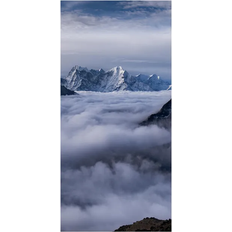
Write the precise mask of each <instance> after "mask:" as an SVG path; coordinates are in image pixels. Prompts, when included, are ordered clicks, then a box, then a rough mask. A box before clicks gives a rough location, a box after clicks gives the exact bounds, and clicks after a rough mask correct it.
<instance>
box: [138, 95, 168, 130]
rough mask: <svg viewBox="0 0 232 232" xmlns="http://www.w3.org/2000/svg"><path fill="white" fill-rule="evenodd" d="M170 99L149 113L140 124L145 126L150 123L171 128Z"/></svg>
mask: <svg viewBox="0 0 232 232" xmlns="http://www.w3.org/2000/svg"><path fill="white" fill-rule="evenodd" d="M171 107H172V99H171V100H169V101H168V102H167V103H166V104H164V105H163V106H162V108H161V109H160V111H159V112H157V113H155V114H152V115H150V116H149V117H148V118H147V119H146V120H145V121H143V122H142V123H141V124H140V125H142V126H147V125H151V124H156V125H158V126H160V127H164V128H166V129H171V121H172V120H171V116H172V109H171Z"/></svg>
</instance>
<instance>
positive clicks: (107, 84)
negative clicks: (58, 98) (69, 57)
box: [61, 66, 171, 92]
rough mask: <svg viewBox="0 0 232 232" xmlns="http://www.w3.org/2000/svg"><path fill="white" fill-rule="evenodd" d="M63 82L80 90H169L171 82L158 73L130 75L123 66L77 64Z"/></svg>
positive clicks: (68, 86) (66, 85) (71, 87)
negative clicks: (99, 67) (92, 67)
mask: <svg viewBox="0 0 232 232" xmlns="http://www.w3.org/2000/svg"><path fill="white" fill-rule="evenodd" d="M61 84H62V85H64V86H65V87H66V88H67V89H70V90H73V91H74V90H78V91H98V92H112V91H122V90H129V91H160V90H167V89H168V88H169V87H170V84H171V83H170V82H169V81H165V80H162V79H161V78H160V77H159V76H157V75H156V74H152V75H150V76H147V75H143V74H139V75H136V76H132V75H130V74H129V73H128V72H127V71H126V70H124V69H123V68H122V67H121V66H117V67H114V68H112V69H110V70H108V71H104V70H103V69H99V70H94V69H90V70H89V69H87V68H83V67H81V66H75V67H73V68H72V69H71V71H70V72H69V73H68V75H67V77H65V78H62V79H61Z"/></svg>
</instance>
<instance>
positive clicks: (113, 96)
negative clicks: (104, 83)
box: [61, 91, 171, 231]
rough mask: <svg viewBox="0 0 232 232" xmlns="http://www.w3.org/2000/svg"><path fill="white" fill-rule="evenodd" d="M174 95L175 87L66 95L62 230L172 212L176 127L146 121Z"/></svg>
mask: <svg viewBox="0 0 232 232" xmlns="http://www.w3.org/2000/svg"><path fill="white" fill-rule="evenodd" d="M170 98H171V91H160V92H113V93H97V92H79V95H73V96H62V97H61V229H62V230H111V231H113V230H115V229H117V228H118V227H119V226H122V225H125V224H130V223H133V222H135V221H137V220H142V219H143V218H144V217H156V218H159V219H169V218H171V132H170V131H168V130H166V129H164V128H159V127H157V126H156V125H150V126H139V123H140V122H142V121H143V120H145V119H147V117H148V116H149V115H150V114H152V113H156V112H157V111H158V110H159V109H160V108H161V107H162V105H163V104H165V103H166V102H167V101H168V100H169V99H170Z"/></svg>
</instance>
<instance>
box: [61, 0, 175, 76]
mask: <svg viewBox="0 0 232 232" xmlns="http://www.w3.org/2000/svg"><path fill="white" fill-rule="evenodd" d="M74 65H80V66H85V67H88V68H96V69H99V68H103V69H105V70H108V69H110V68H112V67H114V66H118V65H120V66H122V67H123V68H124V69H126V70H127V71H128V72H130V73H132V74H138V73H144V74H152V73H156V74H157V75H160V76H161V77H163V78H164V79H170V78H171V3H170V2H168V1H162V2H160V1H159V2H156V1H150V2H149V1H123V2H121V1H100V2H98V1H84V2H83V1H62V2H61V75H62V76H65V75H67V73H68V71H69V70H70V69H71V67H72V66H74Z"/></svg>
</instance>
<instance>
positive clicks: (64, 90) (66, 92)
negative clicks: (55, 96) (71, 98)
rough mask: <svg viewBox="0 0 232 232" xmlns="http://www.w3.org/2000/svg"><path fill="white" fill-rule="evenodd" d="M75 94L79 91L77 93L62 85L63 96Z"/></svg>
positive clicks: (61, 93)
mask: <svg viewBox="0 0 232 232" xmlns="http://www.w3.org/2000/svg"><path fill="white" fill-rule="evenodd" d="M74 94H77V93H75V92H74V91H72V90H69V89H67V88H65V87H64V86H62V85H61V86H60V95H61V96H63V95H74Z"/></svg>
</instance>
